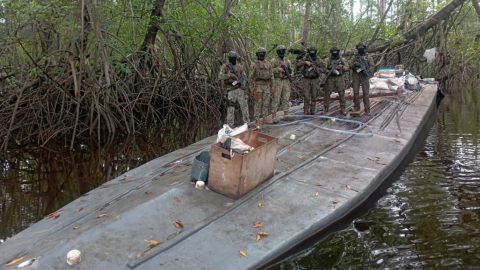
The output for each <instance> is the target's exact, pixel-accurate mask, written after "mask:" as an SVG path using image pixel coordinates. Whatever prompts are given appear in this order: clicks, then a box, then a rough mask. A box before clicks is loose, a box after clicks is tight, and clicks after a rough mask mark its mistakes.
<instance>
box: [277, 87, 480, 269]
mask: <svg viewBox="0 0 480 270" xmlns="http://www.w3.org/2000/svg"><path fill="white" fill-rule="evenodd" d="M479 96H480V95H479V90H478V89H474V90H471V89H466V90H463V91H460V92H458V93H457V94H455V95H453V94H450V95H447V97H446V98H445V99H444V100H443V101H442V104H441V105H440V110H439V114H438V119H437V121H436V123H435V125H434V126H433V127H432V130H431V131H430V134H429V136H428V138H427V140H426V143H425V146H424V147H423V148H422V150H421V151H420V152H419V153H418V154H417V155H416V157H415V159H414V161H413V163H411V164H409V165H408V166H407V168H406V169H405V171H404V172H403V173H402V174H401V176H400V177H399V178H398V179H396V181H394V182H393V184H392V186H391V187H390V188H388V189H387V191H386V194H385V195H384V196H383V197H381V199H380V200H379V201H378V202H377V203H376V204H375V206H374V208H373V209H372V210H371V211H370V212H369V213H368V214H366V215H365V216H363V217H360V218H358V219H356V220H355V221H354V222H353V223H352V224H351V225H350V226H349V227H348V228H347V229H345V230H342V231H338V232H336V233H333V234H330V235H329V236H327V237H326V238H325V239H323V240H322V241H320V242H318V243H316V244H315V245H314V246H313V247H311V248H309V249H307V250H305V251H303V252H301V253H300V254H297V255H295V256H293V257H291V258H289V259H287V260H285V261H283V262H282V263H281V265H280V266H279V268H281V269H392V268H395V269H480V138H479V133H480V104H479V102H480V99H479Z"/></svg>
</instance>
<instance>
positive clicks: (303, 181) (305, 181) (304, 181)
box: [298, 180, 307, 183]
mask: <svg viewBox="0 0 480 270" xmlns="http://www.w3.org/2000/svg"><path fill="white" fill-rule="evenodd" d="M298 182H302V183H307V180H298Z"/></svg>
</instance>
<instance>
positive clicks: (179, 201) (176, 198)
mask: <svg viewBox="0 0 480 270" xmlns="http://www.w3.org/2000/svg"><path fill="white" fill-rule="evenodd" d="M174 199H175V201H177V202H178V203H181V202H182V201H181V200H180V199H179V198H178V197H175V198H174Z"/></svg>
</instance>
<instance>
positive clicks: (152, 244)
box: [145, 240, 160, 247]
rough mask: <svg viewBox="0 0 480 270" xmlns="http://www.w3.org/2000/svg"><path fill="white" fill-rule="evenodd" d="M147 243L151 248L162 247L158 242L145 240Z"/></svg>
mask: <svg viewBox="0 0 480 270" xmlns="http://www.w3.org/2000/svg"><path fill="white" fill-rule="evenodd" d="M145 242H147V243H149V244H150V247H154V246H158V245H160V242H157V241H155V240H145Z"/></svg>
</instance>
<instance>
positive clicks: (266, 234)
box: [257, 231, 268, 236]
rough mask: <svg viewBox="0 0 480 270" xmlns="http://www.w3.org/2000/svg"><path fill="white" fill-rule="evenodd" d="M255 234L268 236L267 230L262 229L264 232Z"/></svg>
mask: <svg viewBox="0 0 480 270" xmlns="http://www.w3.org/2000/svg"><path fill="white" fill-rule="evenodd" d="M257 235H261V236H268V233H267V231H264V232H259V233H257Z"/></svg>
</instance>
